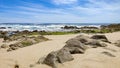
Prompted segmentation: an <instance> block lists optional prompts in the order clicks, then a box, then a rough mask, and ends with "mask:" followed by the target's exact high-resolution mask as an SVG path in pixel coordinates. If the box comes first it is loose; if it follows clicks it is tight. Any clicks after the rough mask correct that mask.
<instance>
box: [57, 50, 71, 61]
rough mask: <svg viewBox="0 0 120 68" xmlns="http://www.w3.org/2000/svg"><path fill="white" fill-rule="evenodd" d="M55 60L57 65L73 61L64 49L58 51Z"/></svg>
mask: <svg viewBox="0 0 120 68" xmlns="http://www.w3.org/2000/svg"><path fill="white" fill-rule="evenodd" d="M57 58H58V62H59V63H64V62H67V61H71V60H73V57H72V55H71V54H70V52H69V50H68V49H66V48H63V49H61V50H59V51H58V53H57Z"/></svg>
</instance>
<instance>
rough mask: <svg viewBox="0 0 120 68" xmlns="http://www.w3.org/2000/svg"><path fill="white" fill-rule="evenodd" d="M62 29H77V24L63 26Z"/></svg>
mask: <svg viewBox="0 0 120 68" xmlns="http://www.w3.org/2000/svg"><path fill="white" fill-rule="evenodd" d="M61 28H62V29H79V28H78V27H77V26H64V27H61Z"/></svg>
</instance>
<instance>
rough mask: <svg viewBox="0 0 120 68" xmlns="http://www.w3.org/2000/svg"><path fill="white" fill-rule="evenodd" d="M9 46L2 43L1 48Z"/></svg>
mask: <svg viewBox="0 0 120 68" xmlns="http://www.w3.org/2000/svg"><path fill="white" fill-rule="evenodd" d="M8 47H9V46H8V45H6V44H2V45H1V48H8Z"/></svg>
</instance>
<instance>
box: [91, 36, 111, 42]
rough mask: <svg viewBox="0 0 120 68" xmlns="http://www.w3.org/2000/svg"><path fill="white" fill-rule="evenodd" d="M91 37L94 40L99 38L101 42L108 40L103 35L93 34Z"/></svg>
mask: <svg viewBox="0 0 120 68" xmlns="http://www.w3.org/2000/svg"><path fill="white" fill-rule="evenodd" d="M91 38H92V39H96V40H101V41H103V42H109V41H108V39H107V37H106V36H105V35H93V36H92V37H91ZM109 43H110V42H109Z"/></svg>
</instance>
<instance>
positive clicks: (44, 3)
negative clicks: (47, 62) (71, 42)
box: [0, 0, 120, 23]
mask: <svg viewBox="0 0 120 68" xmlns="http://www.w3.org/2000/svg"><path fill="white" fill-rule="evenodd" d="M20 22H21V23H24V22H27V23H120V0H0V23H20Z"/></svg>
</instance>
